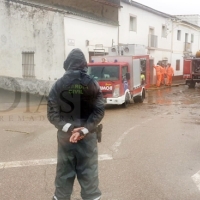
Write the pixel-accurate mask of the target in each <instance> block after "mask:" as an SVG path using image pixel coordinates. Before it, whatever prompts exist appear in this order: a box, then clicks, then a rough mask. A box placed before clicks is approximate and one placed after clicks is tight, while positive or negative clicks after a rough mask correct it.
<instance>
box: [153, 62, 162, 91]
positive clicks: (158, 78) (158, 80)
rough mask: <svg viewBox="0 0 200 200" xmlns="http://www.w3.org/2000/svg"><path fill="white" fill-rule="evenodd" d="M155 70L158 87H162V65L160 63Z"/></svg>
mask: <svg viewBox="0 0 200 200" xmlns="http://www.w3.org/2000/svg"><path fill="white" fill-rule="evenodd" d="M154 69H155V70H156V86H157V87H160V83H161V70H162V69H161V66H160V63H159V62H158V63H157V65H156V66H154Z"/></svg>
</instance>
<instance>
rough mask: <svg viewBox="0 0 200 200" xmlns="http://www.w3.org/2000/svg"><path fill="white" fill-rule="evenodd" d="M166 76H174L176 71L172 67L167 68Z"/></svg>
mask: <svg viewBox="0 0 200 200" xmlns="http://www.w3.org/2000/svg"><path fill="white" fill-rule="evenodd" d="M166 74H167V75H169V76H170V75H171V76H172V75H173V74H174V69H173V68H172V67H171V66H170V67H167V69H166Z"/></svg>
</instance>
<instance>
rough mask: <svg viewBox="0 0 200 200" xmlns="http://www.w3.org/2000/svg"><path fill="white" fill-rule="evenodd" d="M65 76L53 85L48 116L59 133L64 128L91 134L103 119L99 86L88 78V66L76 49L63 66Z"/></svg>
mask: <svg viewBox="0 0 200 200" xmlns="http://www.w3.org/2000/svg"><path fill="white" fill-rule="evenodd" d="M64 69H65V70H66V73H65V74H64V75H63V77H62V78H60V79H59V80H57V81H56V83H55V84H54V85H53V87H52V89H51V91H50V93H49V97H48V104H47V106H48V108H47V116H48V119H49V121H50V122H51V123H52V124H54V125H55V127H56V128H57V129H58V130H59V131H62V129H63V127H64V126H65V125H66V124H68V123H69V124H72V125H73V127H74V128H76V127H81V126H83V127H85V128H86V129H88V131H89V132H92V131H93V130H94V129H95V128H96V126H97V125H98V124H99V122H100V121H101V120H102V118H103V116H104V103H103V97H102V93H101V90H100V88H99V85H98V83H97V82H96V81H95V80H93V79H92V78H90V77H89V76H88V75H87V74H86V72H87V62H86V59H85V57H84V54H83V53H82V52H81V51H80V50H79V49H74V50H72V51H71V53H70V54H69V55H68V57H67V59H66V60H65V62H64Z"/></svg>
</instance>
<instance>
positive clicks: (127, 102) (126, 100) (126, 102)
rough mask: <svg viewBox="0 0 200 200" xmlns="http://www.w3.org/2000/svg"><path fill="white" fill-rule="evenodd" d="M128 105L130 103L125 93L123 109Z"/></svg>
mask: <svg viewBox="0 0 200 200" xmlns="http://www.w3.org/2000/svg"><path fill="white" fill-rule="evenodd" d="M129 103H130V97H129V95H128V93H126V97H125V102H124V103H123V104H122V106H123V107H124V108H127V107H128V104H129Z"/></svg>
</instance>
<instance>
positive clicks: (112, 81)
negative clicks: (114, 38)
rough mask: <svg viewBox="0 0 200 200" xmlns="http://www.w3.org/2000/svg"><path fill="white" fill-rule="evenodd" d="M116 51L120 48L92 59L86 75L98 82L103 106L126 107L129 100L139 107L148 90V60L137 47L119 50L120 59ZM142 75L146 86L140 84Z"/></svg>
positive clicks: (111, 49)
mask: <svg viewBox="0 0 200 200" xmlns="http://www.w3.org/2000/svg"><path fill="white" fill-rule="evenodd" d="M113 48H114V49H113ZM118 50H119V47H112V48H110V49H109V55H106V56H93V57H92V62H91V63H89V64H88V74H90V75H91V76H92V77H93V78H94V79H96V80H97V81H98V83H99V85H100V88H101V90H102V93H103V97H104V101H105V104H115V105H123V106H124V107H127V105H128V103H130V101H131V100H133V101H134V102H135V103H137V102H141V103H142V102H143V100H144V98H145V88H146V87H148V86H149V77H150V76H149V56H148V55H145V48H144V47H143V46H142V47H141V46H140V45H127V46H123V47H120V54H121V55H118V53H117V52H118ZM141 73H144V75H145V79H146V80H145V82H146V83H145V84H142V83H141Z"/></svg>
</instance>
